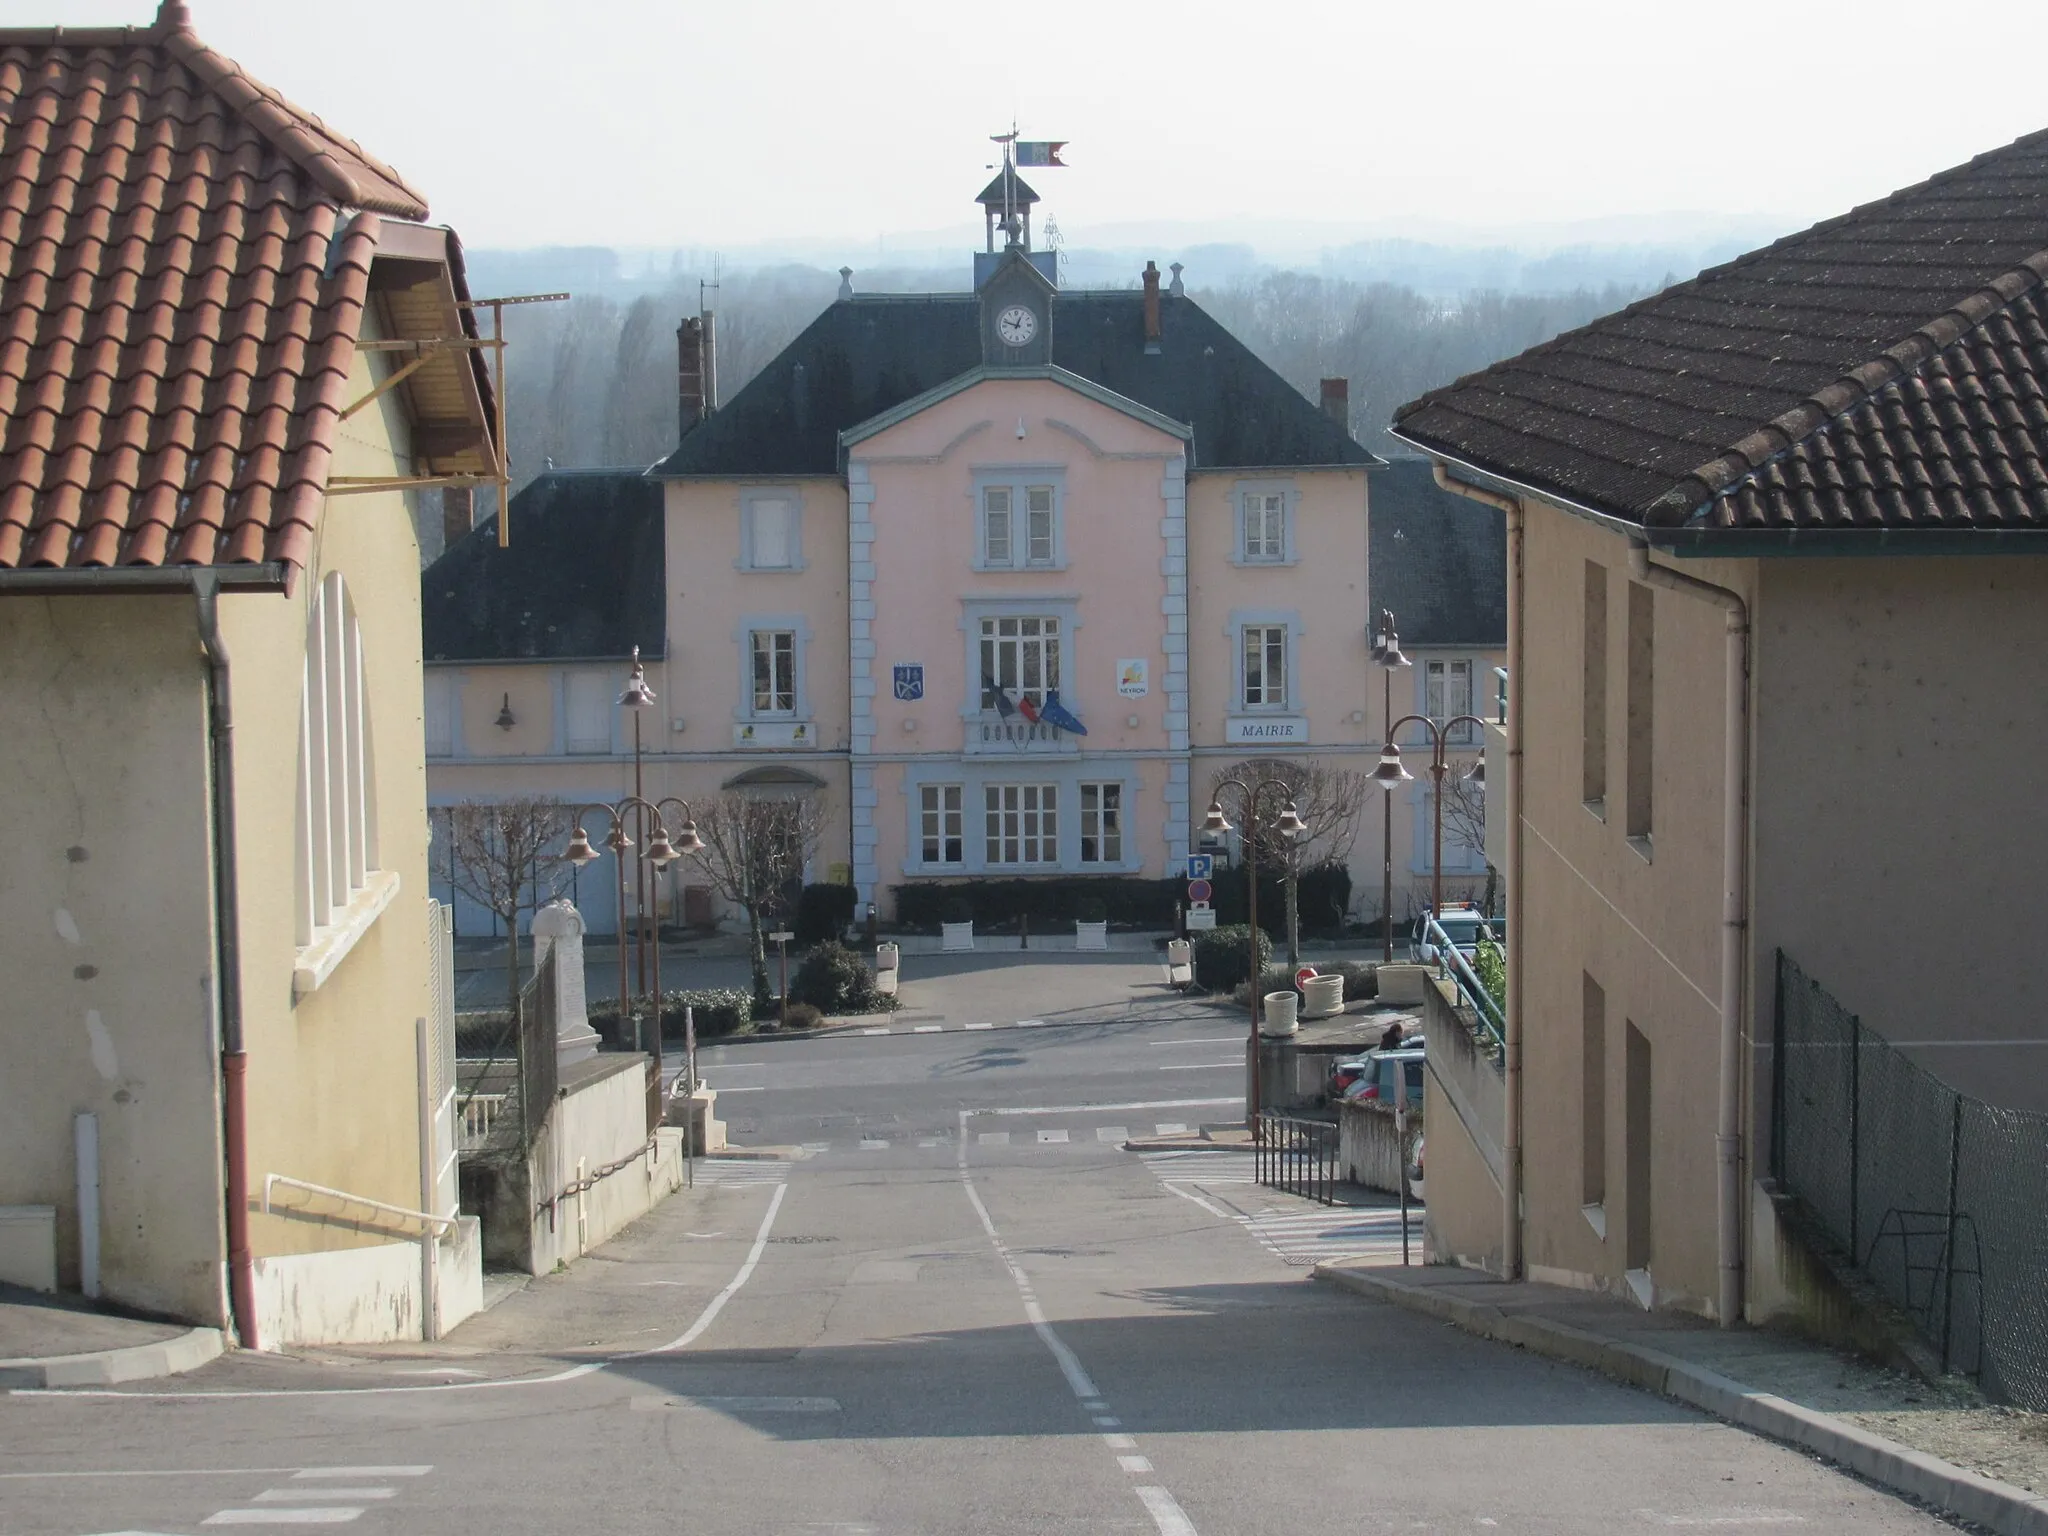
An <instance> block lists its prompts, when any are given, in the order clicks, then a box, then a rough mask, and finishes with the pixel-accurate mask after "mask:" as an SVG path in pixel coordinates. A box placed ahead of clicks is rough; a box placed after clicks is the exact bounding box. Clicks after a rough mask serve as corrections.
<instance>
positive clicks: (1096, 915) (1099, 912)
mask: <svg viewBox="0 0 2048 1536" xmlns="http://www.w3.org/2000/svg"><path fill="white" fill-rule="evenodd" d="M1074 921H1075V922H1077V923H1106V922H1108V921H1109V904H1108V903H1107V902H1105V901H1104V900H1103V899H1102V898H1101V897H1100V896H1092V895H1091V896H1083V897H1082V898H1081V899H1080V900H1079V901H1077V902H1075V903H1074Z"/></svg>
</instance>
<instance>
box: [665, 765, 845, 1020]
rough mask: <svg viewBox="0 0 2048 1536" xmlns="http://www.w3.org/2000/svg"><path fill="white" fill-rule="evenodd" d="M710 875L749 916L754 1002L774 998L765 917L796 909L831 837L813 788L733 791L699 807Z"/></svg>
mask: <svg viewBox="0 0 2048 1536" xmlns="http://www.w3.org/2000/svg"><path fill="white" fill-rule="evenodd" d="M696 815H697V832H698V835H699V836H701V837H702V838H703V839H704V852H703V854H702V855H701V856H700V857H701V862H702V867H703V870H704V875H705V878H706V879H708V880H709V881H710V882H711V885H712V888H713V889H714V890H716V891H717V892H718V894H719V895H720V896H722V897H724V898H725V899H726V900H727V901H729V902H731V903H732V904H733V905H734V906H736V907H738V908H740V909H741V910H742V911H743V912H745V913H746V915H747V954H748V958H749V959H750V960H751V961H752V963H753V972H754V1002H755V1006H756V1007H759V1006H760V1005H762V1004H764V1003H765V1002H766V1001H767V1000H768V953H767V949H766V947H765V945H764V942H763V939H762V930H763V926H764V924H763V920H764V919H765V918H769V917H773V916H778V915H781V914H783V913H785V912H787V911H788V910H789V909H790V905H791V903H792V898H793V895H794V892H795V890H798V889H801V887H802V884H803V877H804V870H805V868H806V866H808V865H809V864H810V862H811V860H812V858H813V857H814V856H815V855H816V854H817V851H818V845H819V843H820V841H821V840H822V839H823V837H824V835H825V810H824V805H823V802H822V801H820V799H819V798H818V796H817V795H816V794H813V793H802V794H794V795H791V794H763V793H760V792H758V791H755V792H749V791H747V790H737V789H731V790H727V791H725V793H723V794H721V795H720V796H719V797H718V798H717V799H716V800H713V801H711V802H710V803H709V804H708V805H702V806H699V807H697V808H696Z"/></svg>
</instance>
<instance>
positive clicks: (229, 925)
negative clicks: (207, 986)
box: [191, 569, 262, 1349]
mask: <svg viewBox="0 0 2048 1536" xmlns="http://www.w3.org/2000/svg"><path fill="white" fill-rule="evenodd" d="M213 578H214V573H213V572H212V571H211V570H210V569H209V570H201V571H196V572H195V573H194V574H193V577H192V583H191V585H192V595H193V598H194V600H195V601H196V603H197V605H198V609H199V638H200V642H201V644H202V645H204V646H205V648H206V668H207V702H208V715H209V720H210V725H211V731H210V733H209V734H210V752H211V755H212V759H213V764H212V766H213V775H212V776H213V862H214V900H215V903H216V908H217V910H216V919H217V921H216V929H217V931H218V933H219V935H220V939H219V944H220V955H219V964H220V1071H221V1113H222V1122H223V1124H222V1139H223V1141H224V1143H225V1147H224V1156H225V1161H226V1186H227V1187H226V1195H225V1199H226V1202H227V1239H228V1296H229V1305H230V1307H231V1308H232V1310H233V1315H234V1323H235V1334H236V1337H237V1338H238V1339H239V1341H240V1342H241V1346H242V1347H243V1348H244V1349H259V1348H261V1347H262V1346H261V1344H260V1342H259V1341H258V1337H257V1332H256V1261H255V1259H254V1258H253V1257H252V1256H251V1254H250V1251H249V1099H248V1067H249V1051H248V1045H247V1042H246V1041H245V1039H244V1038H243V1033H242V924H241V892H240V886H239V883H238V881H237V879H236V862H235V754H234V742H235V738H234V730H235V714H234V703H233V695H232V693H231V692H230V689H229V681H230V679H229V669H228V652H227V645H226V643H225V642H224V641H223V640H222V639H221V634H220V614H219V598H220V589H219V586H218V584H217V582H216V581H215V580H214V579H213Z"/></svg>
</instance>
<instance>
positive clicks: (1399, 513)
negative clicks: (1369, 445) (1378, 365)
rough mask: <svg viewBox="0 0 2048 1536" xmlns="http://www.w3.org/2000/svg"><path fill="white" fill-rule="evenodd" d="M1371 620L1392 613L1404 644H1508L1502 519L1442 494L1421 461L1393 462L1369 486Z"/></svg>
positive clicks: (1495, 646)
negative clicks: (1385, 613) (1384, 611)
mask: <svg viewBox="0 0 2048 1536" xmlns="http://www.w3.org/2000/svg"><path fill="white" fill-rule="evenodd" d="M1368 485H1369V489H1368V490H1367V493H1366V495H1367V505H1368V507H1369V509H1370V510H1369V512H1368V515H1367V523H1368V525H1369V527H1370V529H1371V536H1372V553H1371V573H1372V616H1373V623H1374V624H1375V625H1377V624H1378V623H1379V616H1380V612H1381V610H1382V609H1391V610H1392V611H1393V615H1394V630H1395V633H1396V634H1398V635H1399V636H1400V637H1401V644H1402V645H1403V646H1404V647H1407V646H1418V645H1465V646H1471V647H1472V648H1474V649H1475V650H1502V649H1505V648H1506V646H1507V643H1508V519H1507V514H1506V513H1505V512H1503V511H1501V510H1500V509H1499V508H1498V507H1489V506H1486V505H1484V504H1482V503H1480V502H1476V501H1473V500H1472V499H1471V498H1470V497H1466V496H1460V495H1458V494H1456V493H1455V492H1453V491H1446V490H1443V489H1441V488H1440V487H1439V486H1438V485H1437V483H1436V481H1435V479H1434V478H1433V476H1432V474H1431V469H1430V464H1429V461H1428V460H1427V459H1395V460H1394V461H1392V462H1391V463H1389V464H1388V465H1387V467H1386V468H1385V469H1376V470H1374V471H1373V473H1372V479H1371V480H1370V481H1369V482H1368Z"/></svg>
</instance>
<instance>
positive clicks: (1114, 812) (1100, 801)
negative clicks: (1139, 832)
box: [1081, 783, 1124, 864]
mask: <svg viewBox="0 0 2048 1536" xmlns="http://www.w3.org/2000/svg"><path fill="white" fill-rule="evenodd" d="M1123 860H1124V787H1123V785H1122V784H1119V783H1110V784H1083V785H1082V786H1081V862H1082V863H1083V864H1121V863H1122V862H1123Z"/></svg>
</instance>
